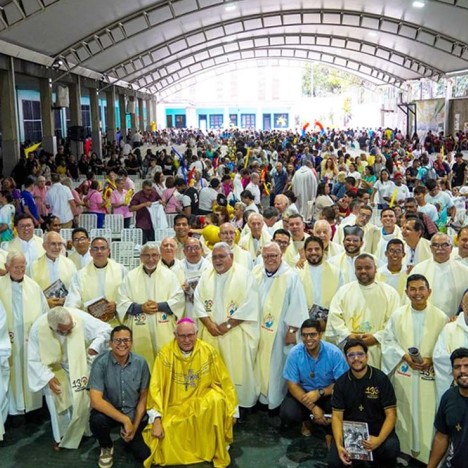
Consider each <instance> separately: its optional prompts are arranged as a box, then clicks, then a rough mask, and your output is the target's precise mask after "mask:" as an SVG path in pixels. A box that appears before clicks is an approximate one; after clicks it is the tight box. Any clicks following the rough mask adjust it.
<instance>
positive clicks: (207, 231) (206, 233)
mask: <svg viewBox="0 0 468 468" xmlns="http://www.w3.org/2000/svg"><path fill="white" fill-rule="evenodd" d="M202 236H203V239H205V243H206V246H207V247H208V248H209V249H210V250H211V249H213V247H214V245H215V244H216V243H218V242H219V241H220V239H219V226H215V225H213V224H208V226H205V227H204V228H203V229H202Z"/></svg>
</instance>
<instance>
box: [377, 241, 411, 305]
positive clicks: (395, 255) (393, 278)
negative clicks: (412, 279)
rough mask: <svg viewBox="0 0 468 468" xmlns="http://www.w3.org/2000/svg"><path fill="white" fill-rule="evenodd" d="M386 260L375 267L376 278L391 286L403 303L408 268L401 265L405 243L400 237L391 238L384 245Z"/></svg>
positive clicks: (404, 301) (404, 300) (405, 297)
mask: <svg viewBox="0 0 468 468" xmlns="http://www.w3.org/2000/svg"><path fill="white" fill-rule="evenodd" d="M385 257H386V259H387V262H386V264H385V265H382V266H381V267H379V268H378V269H377V280H378V281H382V282H383V283H386V284H388V285H389V286H391V287H392V288H393V289H394V290H395V291H396V292H397V293H398V295H399V296H400V299H401V304H402V305H403V304H405V303H406V300H407V296H406V292H405V291H406V280H407V279H408V269H407V268H406V265H403V259H404V258H405V244H404V243H403V241H402V240H400V239H391V240H390V241H388V243H387V246H386V247H385Z"/></svg>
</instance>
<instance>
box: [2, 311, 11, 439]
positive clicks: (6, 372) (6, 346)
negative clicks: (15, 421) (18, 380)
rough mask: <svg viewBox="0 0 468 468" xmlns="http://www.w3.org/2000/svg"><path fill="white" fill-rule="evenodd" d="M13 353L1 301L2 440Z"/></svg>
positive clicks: (6, 414) (6, 413)
mask: <svg viewBox="0 0 468 468" xmlns="http://www.w3.org/2000/svg"><path fill="white" fill-rule="evenodd" d="M10 355H11V343H10V337H9V336H8V326H7V316H6V313H5V309H4V308H3V305H2V304H1V303H0V440H3V435H4V434H5V427H4V424H5V421H6V418H7V416H8V396H7V393H8V382H9V380H10V366H9V363H8V358H9V357H10Z"/></svg>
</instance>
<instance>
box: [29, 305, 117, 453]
mask: <svg viewBox="0 0 468 468" xmlns="http://www.w3.org/2000/svg"><path fill="white" fill-rule="evenodd" d="M110 332H111V327H110V326H109V325H108V324H107V323H104V322H102V321H101V320H98V319H95V318H94V317H93V316H91V315H90V314H88V313H86V312H83V311H81V310H78V309H74V308H71V307H70V308H69V307H54V308H53V309H51V310H50V311H49V312H48V313H47V314H44V315H42V316H41V317H39V318H38V319H37V320H36V321H35V322H34V324H33V326H32V327H31V334H30V337H29V358H28V372H29V386H30V387H31V389H32V390H33V391H35V392H41V391H43V393H44V395H45V399H46V402H47V407H48V408H49V412H50V420H51V424H52V434H53V437H54V440H55V445H54V448H56V449H57V448H68V449H76V448H78V446H79V445H80V442H81V438H82V437H83V434H84V433H85V431H86V429H87V427H88V420H89V408H90V403H89V396H88V392H87V385H88V378H89V370H90V365H91V362H92V360H93V359H94V356H96V355H97V354H99V353H100V352H102V351H105V350H106V347H107V343H108V341H109V337H110Z"/></svg>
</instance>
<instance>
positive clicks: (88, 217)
mask: <svg viewBox="0 0 468 468" xmlns="http://www.w3.org/2000/svg"><path fill="white" fill-rule="evenodd" d="M78 225H79V226H80V227H82V228H85V229H86V230H87V231H88V232H89V233H90V232H91V230H93V229H96V228H97V215H95V214H92V213H83V214H80V216H79V218H78Z"/></svg>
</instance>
